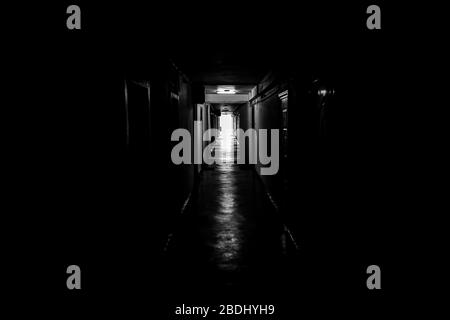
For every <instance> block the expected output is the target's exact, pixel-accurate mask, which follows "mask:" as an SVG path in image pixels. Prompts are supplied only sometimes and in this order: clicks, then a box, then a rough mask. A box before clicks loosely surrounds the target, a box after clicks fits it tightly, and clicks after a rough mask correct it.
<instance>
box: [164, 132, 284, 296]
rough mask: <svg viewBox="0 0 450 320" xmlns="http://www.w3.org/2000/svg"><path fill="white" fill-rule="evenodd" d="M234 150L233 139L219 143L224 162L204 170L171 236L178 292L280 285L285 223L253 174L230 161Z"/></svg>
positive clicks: (172, 270)
mask: <svg viewBox="0 0 450 320" xmlns="http://www.w3.org/2000/svg"><path fill="white" fill-rule="evenodd" d="M237 147H238V146H237V142H236V139H235V137H234V136H221V137H219V138H218V139H217V142H216V148H215V152H216V156H218V157H220V158H221V159H222V160H223V163H220V164H216V165H215V166H214V169H212V170H204V171H203V173H202V177H201V181H200V184H199V187H198V193H197V194H196V195H195V197H194V198H193V201H192V205H191V207H190V210H188V211H187V212H186V213H185V214H184V215H183V216H182V217H181V221H180V223H179V225H178V227H177V230H176V231H175V232H174V234H173V237H172V239H171V243H170V245H169V247H168V252H167V254H168V256H169V264H168V268H169V270H170V271H169V272H170V273H171V275H170V278H171V279H172V281H173V282H174V283H173V288H174V290H177V292H180V291H185V292H186V293H189V292H191V293H192V292H193V288H196V289H198V290H197V291H202V292H207V293H208V294H213V292H214V293H216V292H217V291H218V290H225V291H227V292H230V290H231V292H234V293H236V292H238V291H242V290H247V289H249V288H252V289H251V290H258V288H266V289H267V290H268V288H273V286H277V285H278V284H279V283H280V282H281V281H282V275H283V270H282V268H283V263H284V261H285V260H284V259H285V257H284V253H285V250H284V248H283V243H284V242H283V241H282V239H283V225H282V223H281V222H280V221H279V219H278V217H277V215H276V212H275V210H274V208H273V206H272V205H271V203H270V201H269V199H268V198H267V195H266V194H265V191H264V188H263V186H262V183H261V181H260V180H259V178H258V177H257V175H256V173H255V172H254V171H253V170H251V169H245V168H242V167H241V166H239V165H237V164H235V163H234V162H235V161H234V160H235V154H236V151H237Z"/></svg>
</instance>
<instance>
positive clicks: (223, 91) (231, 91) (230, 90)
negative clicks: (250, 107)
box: [216, 89, 236, 94]
mask: <svg viewBox="0 0 450 320" xmlns="http://www.w3.org/2000/svg"><path fill="white" fill-rule="evenodd" d="M216 92H217V93H218V94H236V90H235V89H217V91H216Z"/></svg>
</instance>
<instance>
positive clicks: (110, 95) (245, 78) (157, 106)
mask: <svg viewBox="0 0 450 320" xmlns="http://www.w3.org/2000/svg"><path fill="white" fill-rule="evenodd" d="M296 2H298V1H296ZM296 2H294V1H291V2H289V1H284V0H282V1H276V2H274V3H272V4H270V5H265V4H264V5H263V4H262V3H260V2H257V1H249V2H248V3H247V2H246V3H242V1H231V2H220V3H219V2H214V1H213V2H212V3H208V4H205V3H188V2H183V3H181V4H178V3H172V2H170V3H169V2H164V3H161V4H160V5H158V6H156V5H155V6H154V5H153V2H152V3H150V2H147V1H146V2H143V3H141V4H139V5H138V4H131V3H122V4H120V5H117V4H110V5H108V6H101V5H94V4H93V3H92V4H87V3H85V2H83V4H82V10H83V20H82V21H83V22H82V23H83V28H82V29H81V30H79V32H78V31H76V32H75V31H74V32H72V31H73V30H70V31H69V30H67V28H66V26H65V24H64V22H65V20H64V18H65V16H64V13H65V10H66V7H65V4H64V5H60V8H56V9H55V11H56V12H57V14H59V12H60V10H61V9H62V12H63V16H62V20H61V17H59V18H54V19H53V20H52V19H46V20H45V21H44V25H43V26H42V29H40V30H45V32H43V33H42V35H40V36H39V37H36V39H38V40H39V43H38V44H35V45H34V46H33V47H32V48H30V50H27V52H36V54H35V55H34V56H33V57H31V58H28V57H27V58H26V59H24V61H31V60H32V61H33V67H32V68H31V67H30V68H29V70H26V71H27V72H26V73H25V74H27V75H29V76H27V77H26V81H23V80H21V81H20V83H22V82H26V83H27V85H26V86H24V88H23V91H21V92H20V93H18V94H17V95H15V97H16V100H21V99H25V98H27V97H30V98H31V100H32V101H30V102H29V103H28V102H27V105H29V106H32V108H31V109H32V110H31V111H30V112H29V113H27V116H26V117H25V116H22V115H21V118H20V119H21V121H20V125H18V126H17V127H16V128H15V130H14V131H12V132H13V133H14V134H16V135H19V133H23V135H25V136H26V137H25V139H24V140H26V143H28V144H33V149H30V150H31V151H29V154H27V156H24V157H22V158H21V161H17V162H16V165H17V166H19V167H20V170H18V171H19V172H20V173H17V176H16V177H15V178H14V187H11V189H13V188H17V189H19V190H20V191H21V194H20V197H19V198H18V199H17V200H16V199H14V201H15V202H14V208H16V209H15V210H17V211H18V212H20V214H18V215H13V216H12V220H13V222H12V223H11V224H9V225H11V226H18V230H17V232H16V231H15V234H14V239H22V240H23V241H22V242H23V244H22V243H20V248H19V249H17V250H15V251H14V252H15V253H16V256H17V257H18V258H17V260H14V259H12V261H21V262H20V265H21V266H16V264H17V265H18V264H19V263H18V262H17V263H15V262H13V263H11V265H12V266H13V268H14V269H16V270H19V273H20V274H21V276H20V277H11V279H13V280H14V281H15V282H16V283H17V284H16V287H17V289H18V291H24V292H31V293H36V292H37V295H38V296H41V297H42V298H43V299H45V300H46V301H51V302H52V303H54V304H55V305H58V306H61V308H62V309H64V310H71V312H72V311H73V315H72V316H73V317H74V318H79V319H82V318H86V317H87V316H90V315H91V314H93V315H94V316H98V317H99V318H105V317H110V316H115V315H120V316H121V317H122V318H124V319H142V318H147V319H158V320H163V319H179V320H187V319H197V318H200V317H201V316H200V317H193V318H190V317H183V316H180V315H177V314H176V313H175V309H176V308H177V307H178V306H180V305H183V304H190V305H192V306H200V305H207V304H210V306H212V305H213V304H214V305H215V306H216V307H217V305H220V304H227V303H232V304H255V305H256V304H257V305H266V304H267V305H274V306H275V310H276V311H275V314H274V317H273V318H270V317H266V316H261V314H256V315H252V318H253V319H263V320H264V319H266V318H267V319H274V320H280V319H283V320H285V319H286V320H292V319H301V318H305V319H310V318H311V317H307V316H304V315H305V314H307V313H308V312H313V313H314V314H315V315H316V316H317V317H312V318H326V319H330V318H335V317H341V316H344V317H347V318H356V319H362V318H365V317H361V316H360V315H361V314H359V313H358V311H357V310H356V309H357V308H356V307H355V308H354V306H358V307H359V308H361V309H364V310H371V306H372V304H375V305H376V306H377V308H379V310H387V309H388V308H389V307H391V306H392V305H394V304H395V297H396V296H397V294H398V293H399V292H400V291H401V289H402V288H403V287H402V285H403V283H400V282H393V281H392V279H393V278H395V277H396V275H397V273H398V271H399V269H401V267H399V264H398V261H399V260H400V259H401V257H400V255H399V254H398V252H399V251H401V250H404V247H409V244H408V243H407V241H405V243H406V244H405V243H399V242H398V239H399V238H398V237H397V233H398V230H403V223H404V221H408V219H409V215H410V214H411V213H410V212H411V210H408V208H407V206H406V205H405V199H407V195H409V194H412V192H411V189H412V184H409V183H408V182H409V181H411V180H413V174H411V172H410V171H413V170H412V169H411V168H409V167H408V166H412V165H411V164H410V163H411V162H410V161H409V159H406V157H405V156H404V154H403V153H402V147H401V146H404V145H407V144H408V143H410V142H411V141H412V137H411V135H410V133H409V131H406V130H403V127H401V125H402V121H406V120H404V118H402V117H398V113H401V112H403V110H402V111H400V108H399V106H401V105H402V103H403V99H404V97H405V95H407V94H409V93H410V92H411V90H410V88H409V91H402V90H400V89H401V88H400V87H401V85H402V83H404V82H403V77H404V73H403V72H404V69H408V68H409V66H408V67H405V66H404V65H403V64H401V63H400V62H401V61H403V59H404V57H403V56H402V55H401V54H400V53H402V52H403V51H402V49H401V45H400V44H399V42H398V38H397V37H396V36H395V34H394V35H392V34H391V33H389V32H388V31H386V30H389V26H390V25H389V22H390V21H391V20H389V19H390V18H389V15H386V20H385V21H386V26H387V27H386V29H382V30H376V31H373V30H369V29H367V27H366V19H367V13H366V9H367V6H366V5H362V4H358V5H352V4H345V5H343V4H327V5H325V4H322V2H317V3H308V4H303V3H301V4H299V3H296ZM49 12H52V11H51V10H49ZM60 20H61V21H62V22H63V24H62V26H61V28H60V29H57V28H53V24H59V23H60ZM383 21H384V20H383ZM391 23H392V22H391ZM49 26H50V27H49ZM391 26H392V25H391ZM387 48H388V49H387ZM24 64H26V63H25V62H24ZM28 83H31V85H28ZM28 87H31V88H30V89H28ZM29 91H31V92H29ZM20 112H23V113H24V111H23V109H20ZM24 119H25V120H24ZM17 145H18V146H20V148H22V145H25V143H24V144H17ZM27 150H28V149H27ZM211 159H212V160H213V161H212V163H209V162H208V161H209V160H211ZM409 169H411V170H410V171H408V170H409ZM16 186H17V187H16ZM9 225H8V226H9ZM11 229H14V230H15V228H11ZM402 241H403V239H402ZM19 258H21V259H22V260H23V261H22V260H20V259H19ZM36 261H38V262H39V265H38V266H36V269H33V270H36V273H39V275H40V276H39V279H38V280H36V283H35V282H33V287H32V288H29V286H28V282H29V281H28V279H26V277H23V276H22V275H27V274H29V272H30V271H29V270H28V269H27V268H28V266H34V263H35V262H36ZM72 264H76V265H78V266H79V267H80V269H81V270H82V289H81V290H69V289H67V286H66V281H67V273H66V270H67V266H69V265H72ZM370 265H379V266H380V268H381V269H382V270H383V281H385V282H383V290H369V289H368V287H367V282H366V281H367V277H368V275H367V271H366V270H367V267H368V266H370ZM38 271H39V272H38ZM402 279H404V278H402ZM404 282H406V280H404ZM385 287H386V288H387V289H386V290H384V288H385ZM40 290H41V291H42V292H41V291H40ZM91 310H93V311H91ZM55 312H56V311H55ZM375 313H376V312H375ZM380 314H383V313H382V311H380ZM56 315H57V317H59V319H62V318H64V317H62V316H61V315H62V314H61V313H58V312H56ZM142 315H144V316H142ZM353 316H354V317H353ZM217 317H218V318H220V316H219V315H218V314H216V315H209V316H208V318H212V319H214V318H217ZM230 318H233V317H230ZM235 318H239V317H238V316H237V317H235ZM244 319H246V317H243V318H242V319H240V318H239V320H244Z"/></svg>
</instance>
